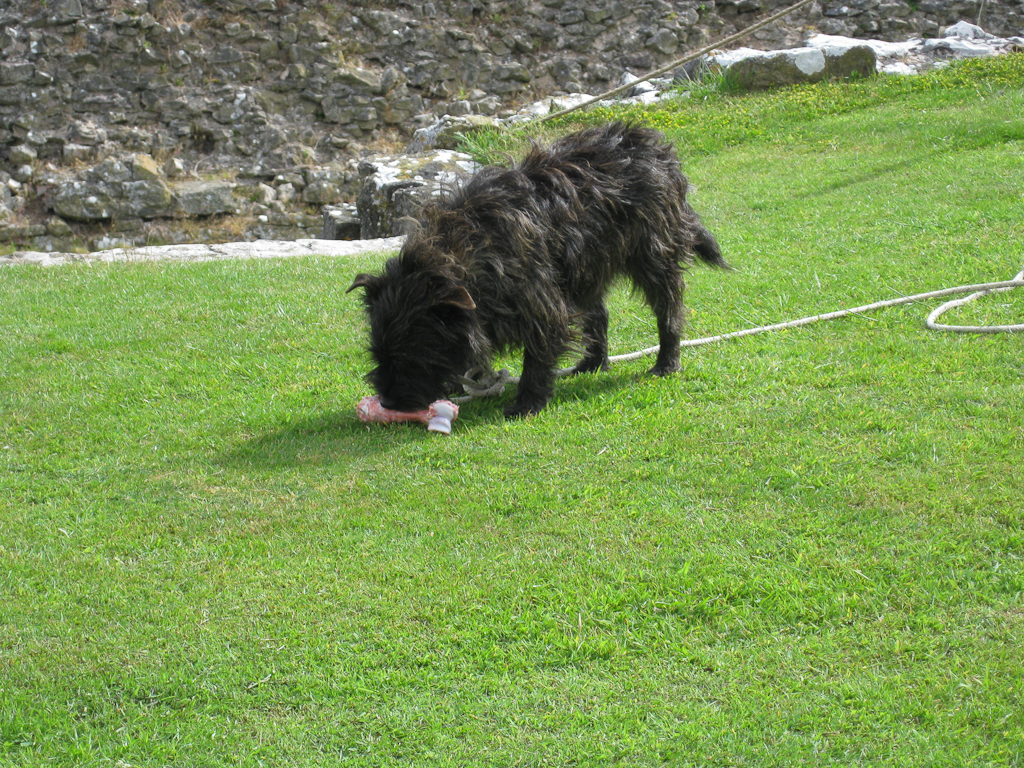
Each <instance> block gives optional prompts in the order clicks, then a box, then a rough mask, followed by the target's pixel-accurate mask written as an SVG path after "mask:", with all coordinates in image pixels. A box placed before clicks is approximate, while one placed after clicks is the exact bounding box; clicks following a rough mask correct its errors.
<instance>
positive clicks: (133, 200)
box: [115, 179, 173, 219]
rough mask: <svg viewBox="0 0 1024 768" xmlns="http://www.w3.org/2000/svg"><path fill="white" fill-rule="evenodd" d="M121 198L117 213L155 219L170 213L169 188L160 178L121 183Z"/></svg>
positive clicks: (171, 200)
mask: <svg viewBox="0 0 1024 768" xmlns="http://www.w3.org/2000/svg"><path fill="white" fill-rule="evenodd" d="M121 188H122V194H123V199H122V200H120V201H118V205H117V206H116V209H115V210H116V211H117V214H118V215H121V216H124V215H127V216H137V217H139V218H140V219H157V218H164V217H167V216H170V215H171V214H172V210H173V209H172V206H173V197H172V195H171V188H170V187H168V186H167V184H166V183H165V182H164V181H163V180H162V179H145V180H142V181H126V182H125V183H124V184H122V185H121Z"/></svg>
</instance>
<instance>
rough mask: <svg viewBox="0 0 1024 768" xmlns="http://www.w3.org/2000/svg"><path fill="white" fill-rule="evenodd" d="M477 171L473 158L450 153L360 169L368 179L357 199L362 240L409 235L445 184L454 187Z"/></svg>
mask: <svg viewBox="0 0 1024 768" xmlns="http://www.w3.org/2000/svg"><path fill="white" fill-rule="evenodd" d="M475 169H476V165H475V164H474V163H473V160H472V158H471V157H470V156H469V155H465V154H462V153H459V152H452V151H449V150H438V151H436V152H432V153H429V154H423V155H418V156H400V157H380V158H375V159H374V160H372V161H365V162H364V163H363V164H361V165H360V173H362V175H363V176H364V179H363V184H362V187H361V189H360V190H359V196H358V197H357V198H356V206H357V208H358V211H359V221H360V233H361V236H362V237H363V238H364V239H365V238H372V237H389V236H391V235H396V234H405V233H407V232H409V231H410V230H411V229H412V228H414V227H415V224H414V220H415V218H416V217H417V216H418V215H419V212H420V209H421V208H422V205H423V203H424V202H426V201H427V200H429V199H430V198H431V197H433V196H434V195H436V194H437V193H438V190H439V189H440V187H441V185H442V184H451V183H454V182H455V181H456V180H457V179H459V178H461V177H464V176H467V175H469V174H471V173H472V172H473V171H474V170H475Z"/></svg>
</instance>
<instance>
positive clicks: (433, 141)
mask: <svg viewBox="0 0 1024 768" xmlns="http://www.w3.org/2000/svg"><path fill="white" fill-rule="evenodd" d="M498 125H499V123H498V121H497V120H495V119H494V118H493V117H487V116H486V115H461V116H455V115H445V116H444V117H442V118H441V119H440V120H438V121H437V122H436V123H434V124H433V125H430V126H427V127H426V128H420V129H419V130H417V131H416V133H414V134H413V139H412V141H411V142H410V143H409V146H408V147H406V148H405V151H406V152H407V153H409V154H416V153H417V152H425V151H427V150H431V149H457V148H458V146H459V141H460V139H461V138H462V137H463V136H464V135H467V134H471V133H474V132H476V131H480V130H484V129H488V128H497V127H498Z"/></svg>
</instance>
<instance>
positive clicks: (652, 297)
mask: <svg viewBox="0 0 1024 768" xmlns="http://www.w3.org/2000/svg"><path fill="white" fill-rule="evenodd" d="M645 266H646V267H647V269H644V270H641V271H635V272H634V273H633V275H632V277H633V281H634V282H635V283H636V285H637V286H638V287H639V288H640V290H641V291H643V294H644V297H645V298H646V299H647V303H648V305H650V307H651V310H652V311H653V312H654V316H655V318H657V321H658V344H659V345H660V346H659V349H658V359H657V361H655V363H654V366H653V367H652V368H651V369H650V371H648V373H652V374H654V375H655V376H667V375H668V374H670V373H675V372H676V371H678V370H679V339H680V337H681V335H682V332H683V318H684V314H683V271H682V269H681V268H680V266H679V264H677V263H676V262H675V261H671V260H667V259H666V260H664V261H661V262H660V263H658V264H657V265H656V268H654V269H652V267H655V265H653V264H651V263H650V261H648V262H647V264H645Z"/></svg>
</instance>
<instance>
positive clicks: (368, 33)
mask: <svg viewBox="0 0 1024 768" xmlns="http://www.w3.org/2000/svg"><path fill="white" fill-rule="evenodd" d="M786 5H788V2H786V0H633V1H632V2H626V1H625V0H587V1H586V2H584V1H583V0H495V1H494V2H489V1H485V0H436V1H434V2H398V3H385V2H378V1H377V0H351V1H350V2H337V0H311V1H310V2H303V3H298V2H289V0H219V1H218V2H216V3H210V2H204V1H203V0H48V2H46V3H40V2H39V1H38V0H5V2H4V3H3V5H2V8H0V248H4V247H7V248H9V247H10V244H18V245H20V246H25V247H29V248H35V249H38V250H50V249H53V248H64V249H70V248H72V247H74V248H77V249H91V248H96V247H104V246H105V247H109V246H113V245H120V244H124V245H132V246H134V245H140V244H144V243H148V242H156V241H165V242H182V241H187V240H218V239H221V240H222V239H225V238H226V239H236V240H241V239H256V238H284V239H295V238H301V237H311V236H313V235H314V234H315V233H316V232H317V231H318V230H319V227H320V216H319V207H320V206H321V205H324V204H326V203H337V202H339V201H345V200H348V201H351V200H353V199H354V197H355V195H356V192H357V189H358V186H359V183H360V174H359V168H358V165H359V160H360V159H361V158H362V156H363V154H364V153H365V152H366V151H368V150H369V149H375V150H388V149H395V148H397V147H400V146H402V145H404V143H405V142H406V141H407V140H408V138H409V137H410V136H411V135H412V132H413V131H414V130H415V129H416V128H419V127H422V126H423V125H426V124H429V123H432V122H433V121H434V120H435V115H440V114H452V115H459V114H463V115H465V114H478V115H494V114H506V113H507V112H509V111H510V110H512V109H514V108H517V107H519V106H520V105H521V104H523V103H525V102H529V101H531V100H535V99H537V98H541V97H546V96H550V95H557V94H561V93H570V92H585V93H599V92H602V91H603V90H606V89H607V88H608V87H610V86H611V85H614V84H615V83H616V82H618V80H619V78H620V77H621V76H622V75H623V74H624V73H626V72H633V73H643V72H646V71H649V70H650V69H651V68H653V67H655V66H658V65H661V64H664V63H667V62H669V61H672V60H673V59H674V58H678V57H680V56H682V55H684V54H685V52H686V51H687V50H693V49H695V48H697V47H700V46H703V45H705V44H707V43H708V42H709V41H712V40H714V39H719V38H721V37H723V36H725V35H728V34H730V33H732V32H734V31H737V30H739V29H742V28H744V27H746V26H748V25H749V24H750V23H751V22H752V21H753V20H755V19H756V18H758V17H760V16H763V15H765V14H768V13H772V12H774V11H777V10H779V9H780V8H783V7H785V6H786ZM979 13H981V14H983V19H982V23H983V25H984V26H985V28H986V29H987V30H988V31H990V32H993V33H995V34H999V35H1003V36H1009V35H1014V34H1020V33H1021V31H1022V30H1024V0H1002V1H1001V2H987V3H983V2H982V0H918V1H916V2H913V3H910V2H906V1H905V0H847V2H818V3H812V4H811V5H810V6H807V7H805V9H802V10H801V11H800V12H799V13H798V14H796V15H794V16H793V17H791V18H787V19H786V20H785V22H784V23H780V24H778V25H776V26H774V27H768V28H765V29H763V30H760V31H758V32H757V33H755V34H754V35H752V37H751V39H750V40H749V41H748V42H747V44H748V45H750V46H753V47H755V48H760V49H772V48H782V47H792V46H794V45H797V44H799V43H800V42H801V41H802V40H803V39H804V37H805V36H806V35H807V34H809V33H812V32H819V33H825V34H830V35H847V36H852V37H872V38H877V39H883V40H903V39H906V37H908V36H909V35H912V34H919V35H921V36H925V37H927V36H934V35H936V34H937V33H938V30H939V29H940V27H943V26H945V25H948V24H951V23H953V22H955V21H957V20H959V19H961V18H963V19H969V20H972V21H974V20H976V17H977V16H978V15H979Z"/></svg>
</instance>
